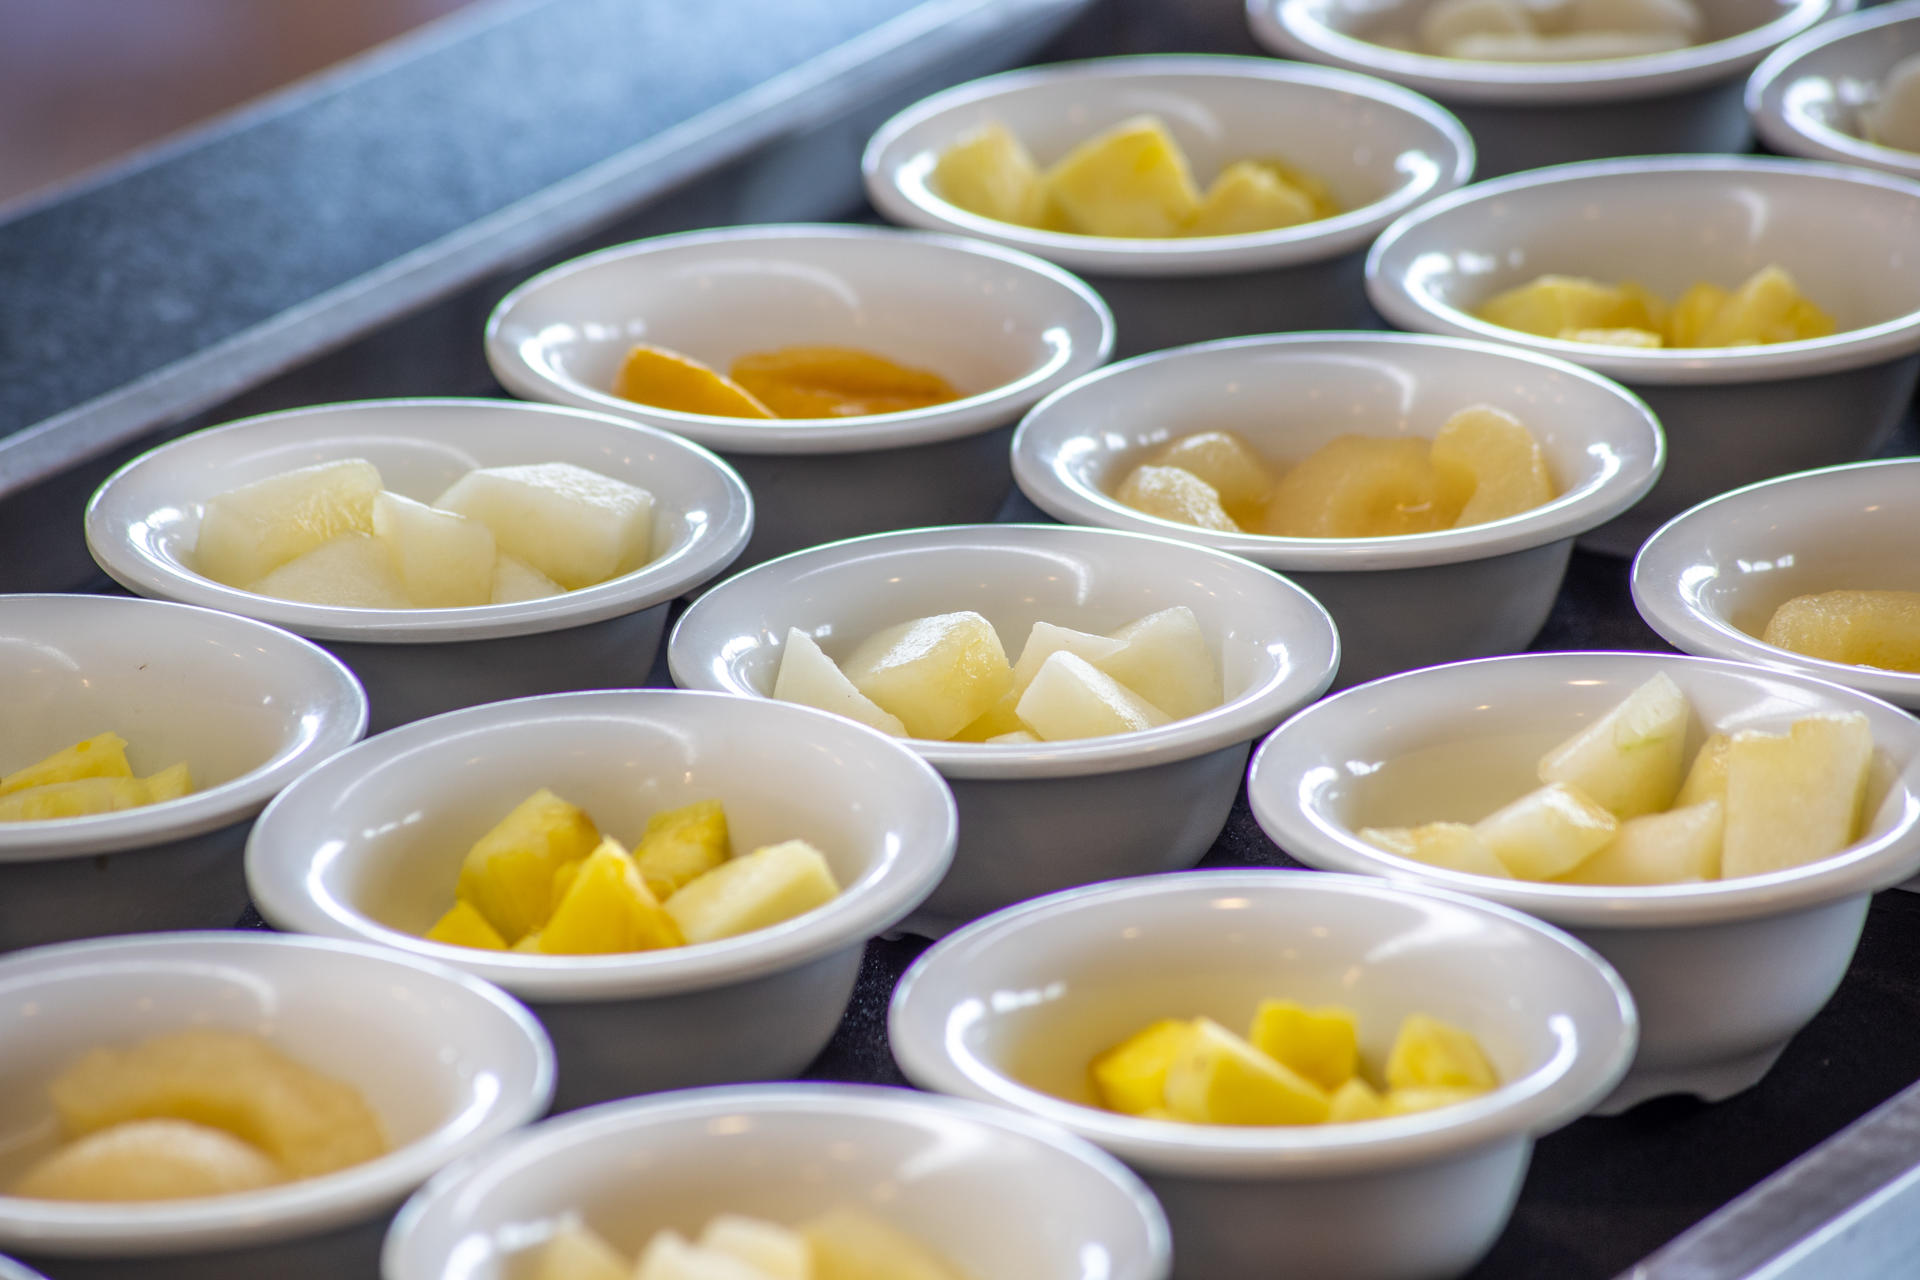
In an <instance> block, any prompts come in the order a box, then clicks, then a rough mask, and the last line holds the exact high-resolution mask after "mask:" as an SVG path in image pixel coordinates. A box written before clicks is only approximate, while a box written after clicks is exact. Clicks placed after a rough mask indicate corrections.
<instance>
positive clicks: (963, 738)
mask: <svg viewBox="0 0 1920 1280" xmlns="http://www.w3.org/2000/svg"><path fill="white" fill-rule="evenodd" d="M1018 669H1019V668H1018V667H1016V668H1015V670H1018ZM1020 692H1021V690H1018V689H1009V690H1007V691H1006V692H1005V693H1003V694H1001V695H1000V701H998V702H996V703H994V704H993V705H992V706H990V707H988V708H987V709H986V710H985V711H983V712H981V713H980V716H979V718H978V719H976V720H974V721H972V722H971V723H969V724H968V725H967V727H966V728H964V729H962V730H960V732H958V733H956V734H954V735H953V739H952V740H953V741H954V742H991V741H993V740H994V739H995V738H1003V737H1005V736H1006V735H1007V734H1010V733H1024V732H1026V728H1027V726H1026V725H1025V724H1023V723H1022V722H1021V720H1020V717H1019V716H1017V715H1015V714H1014V710H1013V709H1014V707H1015V706H1017V705H1018V704H1019V702H1020Z"/></svg>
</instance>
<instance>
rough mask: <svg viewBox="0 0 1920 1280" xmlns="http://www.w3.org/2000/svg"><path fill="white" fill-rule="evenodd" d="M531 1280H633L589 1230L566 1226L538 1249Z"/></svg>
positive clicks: (620, 1260) (583, 1226)
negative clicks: (537, 1258)
mask: <svg viewBox="0 0 1920 1280" xmlns="http://www.w3.org/2000/svg"><path fill="white" fill-rule="evenodd" d="M532 1280H633V1268H632V1266H631V1265H629V1263H628V1262H627V1260H626V1259H625V1258H623V1257H621V1256H620V1254H619V1253H618V1252H617V1251H616V1250H615V1249H614V1247H613V1246H612V1245H610V1244H608V1243H607V1242H606V1239H605V1237H603V1236H601V1234H600V1233H599V1232H597V1231H595V1230H594V1229H593V1228H592V1227H589V1226H587V1225H586V1224H585V1223H583V1222H566V1223H562V1224H561V1226H560V1229H559V1230H558V1231H556V1232H554V1233H553V1234H552V1235H551V1236H549V1237H548V1238H547V1242H546V1243H545V1244H544V1245H542V1246H540V1258H539V1261H538V1262H537V1263H535V1264H534V1270H533V1275H532Z"/></svg>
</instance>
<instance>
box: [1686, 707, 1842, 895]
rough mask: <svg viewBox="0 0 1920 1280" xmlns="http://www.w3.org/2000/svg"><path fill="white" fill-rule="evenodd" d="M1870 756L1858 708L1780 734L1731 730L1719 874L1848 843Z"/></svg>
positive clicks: (1753, 869)
mask: <svg viewBox="0 0 1920 1280" xmlns="http://www.w3.org/2000/svg"><path fill="white" fill-rule="evenodd" d="M1872 760H1873V731H1872V729H1871V728H1870V727H1869V726H1868V723H1867V718H1866V717H1865V716H1863V715H1861V714H1860V713H1859V712H1847V713H1845V714H1840V715H1817V716H1807V717H1805V718H1803V719H1800V720H1796V721H1794V723H1793V726H1792V728H1790V729H1789V730H1788V731H1787V732H1786V733H1784V734H1776V733H1761V732H1758V731H1756V730H1751V729H1747V730H1742V731H1741V732H1739V733H1736V734H1734V735H1733V739H1732V741H1731V743H1729V745H1728V747H1727V833H1726V844H1725V846H1724V847H1723V849H1722V852H1721V858H1720V874H1721V876H1722V877H1723V878H1727V879H1731V878H1732V877H1734V876H1753V875H1762V874H1764V873H1766V872H1768V871H1780V870H1783V869H1785V868H1787V867H1797V866H1800V865H1802V864H1804V863H1808V862H1814V861H1817V860H1819V859H1821V858H1825V857H1828V856H1830V855H1832V854H1835V853H1838V852H1840V850H1842V849H1844V848H1846V847H1847V846H1848V845H1850V844H1852V843H1853V841H1854V838H1855V836H1856V835H1857V834H1858V833H1859V830H1860V816H1861V808H1862V806H1863V804H1864V802H1865V799H1866V791H1867V771H1868V766H1869V765H1870V764H1871V763H1872Z"/></svg>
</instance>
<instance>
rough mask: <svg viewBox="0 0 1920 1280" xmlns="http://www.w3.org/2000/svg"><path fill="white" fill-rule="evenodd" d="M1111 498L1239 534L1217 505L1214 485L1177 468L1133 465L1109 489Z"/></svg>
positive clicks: (1169, 517)
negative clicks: (1111, 493)
mask: <svg viewBox="0 0 1920 1280" xmlns="http://www.w3.org/2000/svg"><path fill="white" fill-rule="evenodd" d="M1113 500H1114V501H1115V502H1118V503H1119V504H1120V505H1121V506H1125V507H1132V508H1133V509H1134V510H1135V511H1138V512H1141V513H1142V514H1145V515H1150V516H1155V517H1157V518H1159V519H1161V520H1172V521H1173V522H1175V523H1176V524H1190V525H1193V526H1194V527H1195V528H1198V529H1212V530H1213V531H1214V532H1215V533H1239V532H1240V525H1239V522H1237V521H1236V520H1235V519H1234V518H1233V517H1232V516H1230V515H1228V514H1227V509H1226V508H1225V507H1223V506H1221V505H1220V495H1219V494H1218V493H1217V492H1215V491H1214V487H1213V486H1212V485H1210V484H1208V483H1207V482H1206V481H1205V480H1202V479H1201V478H1200V477H1199V476H1196V475H1195V474H1193V472H1191V471H1187V470H1184V469H1183V468H1180V467H1135V468H1134V469H1133V470H1132V471H1129V472H1128V473H1127V478H1126V479H1125V480H1123V481H1121V482H1120V487H1119V488H1118V489H1115V490H1114V491H1113Z"/></svg>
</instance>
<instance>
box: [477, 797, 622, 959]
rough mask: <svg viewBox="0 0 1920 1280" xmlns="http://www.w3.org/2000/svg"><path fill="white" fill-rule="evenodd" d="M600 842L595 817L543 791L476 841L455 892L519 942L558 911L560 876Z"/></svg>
mask: <svg viewBox="0 0 1920 1280" xmlns="http://www.w3.org/2000/svg"><path fill="white" fill-rule="evenodd" d="M599 843H600V832H599V830H598V828H596V827H595V826H594V825H593V820H592V819H591V818H589V817H587V815H586V814H585V813H584V812H582V811H581V810H580V809H578V808H576V807H574V806H573V805H570V804H568V803H567V802H566V801H565V800H562V799H561V798H560V797H559V796H557V795H555V794H554V793H553V792H551V791H549V790H547V788H545V787H542V788H540V790H538V791H536V792H534V793H533V794H532V795H530V796H528V797H527V798H526V799H525V800H522V801H521V802H520V803H519V804H518V805H516V806H515V807H514V810H513V812H511V813H509V814H508V815H507V816H506V817H504V818H502V819H501V820H500V821H499V822H498V823H497V824H495V826H494V828H493V830H491V831H489V832H487V834H485V835H483V836H481V837H480V839H478V840H477V841H475V842H474V845H473V848H471V849H470V850H468V851H467V856H466V859H465V860H464V861H463V862H462V863H461V864H460V884H459V887H458V889H457V890H456V891H455V892H456V894H457V896H458V897H460V898H462V899H464V900H465V901H467V902H471V903H472V904H473V905H474V906H475V907H476V908H478V909H479V911H480V914H481V915H483V916H485V917H486V918H487V923H489V924H491V925H492V926H493V927H494V928H495V929H496V930H497V931H498V932H499V934H500V936H501V937H502V938H505V939H506V940H507V941H508V942H509V943H512V942H517V941H518V940H519V939H520V938H522V937H524V936H525V935H527V934H529V933H531V932H533V931H534V930H535V929H538V928H540V926H542V925H544V924H545V923H546V922H547V917H548V916H549V915H551V914H552V913H553V907H554V899H553V897H552V896H551V895H552V892H553V876H554V872H555V871H557V870H558V869H559V868H560V866H561V864H563V863H567V862H572V861H575V860H576V859H579V858H584V857H586V856H587V855H588V854H590V853H592V852H593V851H594V849H595V848H596V847H597V846H598V845H599Z"/></svg>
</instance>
